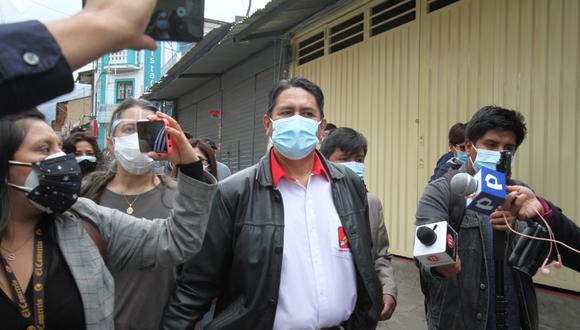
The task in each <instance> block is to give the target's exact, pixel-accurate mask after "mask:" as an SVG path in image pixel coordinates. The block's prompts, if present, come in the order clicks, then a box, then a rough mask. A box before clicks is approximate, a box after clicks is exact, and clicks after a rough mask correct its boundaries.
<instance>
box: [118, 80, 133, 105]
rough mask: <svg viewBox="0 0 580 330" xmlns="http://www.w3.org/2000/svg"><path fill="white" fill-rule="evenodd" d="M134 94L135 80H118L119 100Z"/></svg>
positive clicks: (121, 100)
mask: <svg viewBox="0 0 580 330" xmlns="http://www.w3.org/2000/svg"><path fill="white" fill-rule="evenodd" d="M131 96H133V81H117V102H116V103H121V102H123V101H124V100H125V99H126V98H129V97H131Z"/></svg>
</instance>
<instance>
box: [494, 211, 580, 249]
mask: <svg viewBox="0 0 580 330" xmlns="http://www.w3.org/2000/svg"><path fill="white" fill-rule="evenodd" d="M536 212H538V211H536ZM538 215H539V216H540V218H541V219H542V220H543V221H544V223H545V224H546V226H548V228H549V229H548V231H549V232H551V230H552V229H551V227H550V225H548V223H547V221H546V219H544V217H542V216H541V215H540V213H538ZM503 217H504V220H505V222H506V225H507V227H508V228H509V230H510V231H511V232H512V233H514V234H516V235H520V236H523V237H527V238H530V239H535V240H539V241H546V242H552V243H555V244H561V245H563V246H564V247H566V248H568V249H570V250H572V251H574V252H576V253H578V254H580V251H579V250H576V249H575V248H573V247H571V246H569V245H567V244H566V243H563V242H560V241H558V240H556V239H551V238H541V237H534V236H530V235H526V234H522V233H520V232H518V231H516V230H514V229H513V228H512V227H511V226H510V224H509V222H508V221H507V218H506V216H505V214H504V216H503Z"/></svg>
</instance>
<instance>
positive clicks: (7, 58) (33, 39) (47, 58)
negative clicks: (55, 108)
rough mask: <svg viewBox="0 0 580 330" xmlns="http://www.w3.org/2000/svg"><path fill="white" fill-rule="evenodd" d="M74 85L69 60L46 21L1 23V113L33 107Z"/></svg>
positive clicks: (67, 90) (63, 92)
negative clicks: (44, 22) (45, 24)
mask: <svg viewBox="0 0 580 330" xmlns="http://www.w3.org/2000/svg"><path fill="white" fill-rule="evenodd" d="M73 88H74V81H73V77H72V72H71V69H70V67H69V65H68V62H67V60H66V58H65V57H64V56H63V54H62V53H61V51H60V47H59V45H58V43H57V42H56V40H55V39H54V37H53V36H52V35H51V34H50V32H49V31H48V29H47V28H46V26H44V24H42V23H40V22H39V21H28V22H21V23H13V24H1V25H0V99H1V100H2V102H3V106H2V110H0V115H6V114H11V113H16V112H18V111H22V110H27V109H30V108H32V107H34V106H37V105H39V104H41V103H43V102H45V101H48V100H51V99H53V98H55V97H57V96H59V95H62V94H65V93H68V92H70V91H72V89H73Z"/></svg>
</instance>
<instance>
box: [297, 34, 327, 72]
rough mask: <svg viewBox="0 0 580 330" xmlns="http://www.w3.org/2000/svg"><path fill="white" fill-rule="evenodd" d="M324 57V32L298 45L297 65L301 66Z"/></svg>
mask: <svg viewBox="0 0 580 330" xmlns="http://www.w3.org/2000/svg"><path fill="white" fill-rule="evenodd" d="M323 55H324V32H320V33H318V34H316V35H314V36H312V37H310V38H308V39H306V40H304V41H301V42H300V43H299V44H298V64H299V65H302V64H304V63H308V62H310V61H314V60H315V59H317V58H319V57H322V56H323Z"/></svg>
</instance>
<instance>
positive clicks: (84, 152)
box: [62, 133, 102, 175]
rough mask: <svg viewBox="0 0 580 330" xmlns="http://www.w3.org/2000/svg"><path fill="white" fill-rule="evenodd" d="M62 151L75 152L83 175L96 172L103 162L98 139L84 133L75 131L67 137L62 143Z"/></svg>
mask: <svg viewBox="0 0 580 330" xmlns="http://www.w3.org/2000/svg"><path fill="white" fill-rule="evenodd" d="M62 151H64V153H66V154H75V157H76V160H77V162H78V163H79V166H80V168H81V171H82V173H83V175H87V174H89V173H92V172H94V171H95V170H96V169H97V167H98V166H99V164H101V162H102V155H101V150H100V149H99V145H98V143H97V139H95V138H94V137H92V136H89V135H86V134H83V133H75V134H73V135H71V136H69V137H68V138H66V140H64V142H63V143H62Z"/></svg>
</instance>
